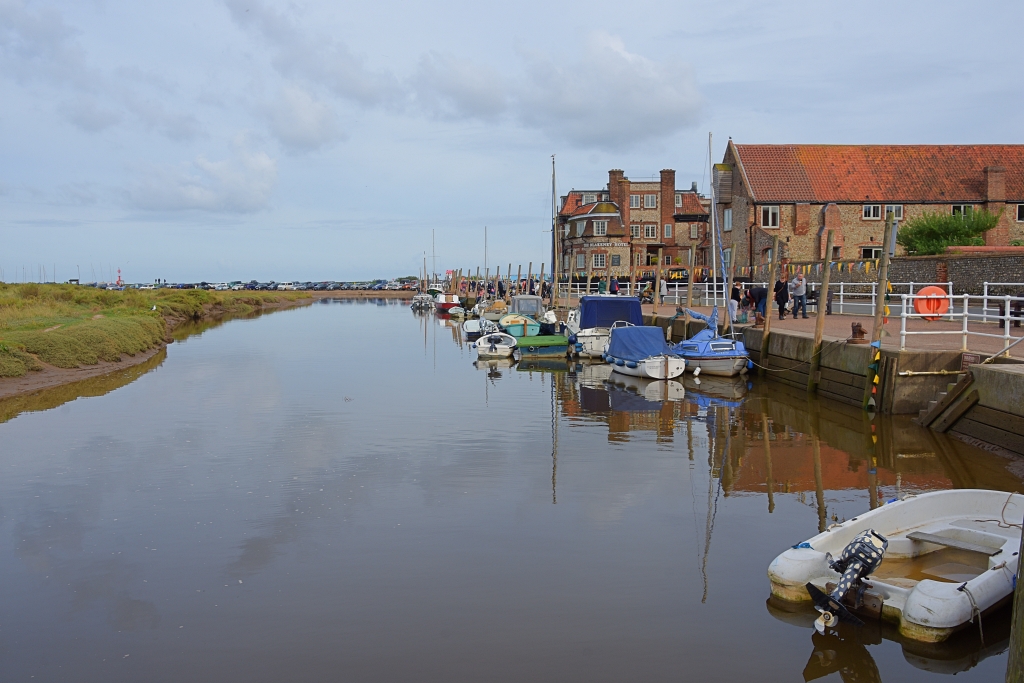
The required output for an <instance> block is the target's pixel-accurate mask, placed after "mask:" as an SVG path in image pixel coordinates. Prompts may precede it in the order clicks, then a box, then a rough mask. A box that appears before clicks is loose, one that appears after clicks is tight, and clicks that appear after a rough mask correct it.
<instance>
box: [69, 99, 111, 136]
mask: <svg viewBox="0 0 1024 683" xmlns="http://www.w3.org/2000/svg"><path fill="white" fill-rule="evenodd" d="M57 109H58V111H59V112H60V113H61V115H63V116H64V118H66V119H67V120H68V121H70V122H71V123H73V124H74V125H76V126H77V127H78V128H80V129H81V130H83V131H85V132H87V133H98V132H100V131H103V130H106V129H107V128H110V127H111V126H113V125H114V124H116V123H120V121H121V114H120V113H118V112H116V111H113V110H111V109H107V108H106V107H103V106H100V105H99V104H97V103H96V101H95V100H94V99H92V98H90V97H78V98H75V99H73V100H69V101H67V102H64V103H63V104H61V105H59V106H58V108H57Z"/></svg>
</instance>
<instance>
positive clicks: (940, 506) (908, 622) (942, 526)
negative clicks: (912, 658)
mask: <svg viewBox="0 0 1024 683" xmlns="http://www.w3.org/2000/svg"><path fill="white" fill-rule="evenodd" d="M1022 516H1024V496H1022V495H1020V494H1007V493H1006V492H1003V491H983V490H977V489H958V490H952V491H934V492H931V493H925V494H921V495H918V496H908V497H906V498H904V499H903V500H901V501H894V502H891V503H889V504H887V505H883V506H881V507H879V508H876V509H874V510H871V511H869V512H866V513H864V514H861V515H858V516H857V517H854V518H852V519H850V520H848V521H846V522H844V523H842V524H836V525H833V526H832V527H830V528H829V530H828V531H825V532H823V533H821V534H818V535H817V536H814V537H813V538H810V539H808V540H807V541H806V542H804V543H801V544H799V545H798V546H795V547H793V548H790V549H789V550H786V551H785V552H783V553H782V554H781V555H779V556H778V557H776V558H775V559H774V560H773V561H772V563H771V564H770V565H769V567H768V578H769V580H770V581H771V591H772V595H774V596H775V597H777V598H780V599H782V600H787V601H790V602H810V601H811V597H810V595H809V594H808V592H807V589H806V585H807V584H808V583H811V584H813V585H814V586H816V587H817V588H819V589H820V590H822V591H825V592H827V591H828V584H829V582H833V583H834V582H835V581H837V580H838V574H836V573H835V572H834V571H832V570H831V569H829V566H828V560H827V557H826V553H831V554H832V556H833V557H838V556H839V555H840V554H841V553H842V551H843V548H845V547H846V545H847V544H848V543H849V542H850V541H852V540H853V538H854V537H855V536H856V535H857V534H859V533H861V532H862V531H864V530H866V529H874V530H875V531H876V532H878V533H879V534H881V535H883V536H885V537H887V538H888V549H887V550H886V553H885V556H884V558H883V560H882V564H881V565H880V566H879V567H878V569H876V570H875V573H874V574H872V575H871V576H869V577H868V578H867V579H865V582H866V583H867V584H868V590H869V591H870V592H871V593H872V594H874V595H875V596H877V597H878V599H879V600H880V601H881V618H882V619H885V620H887V621H891V622H893V623H896V624H898V626H899V631H900V634H901V635H902V636H904V637H906V638H909V639H912V640H917V641H921V642H930V643H937V642H942V641H944V640H946V639H947V638H949V636H950V635H952V634H953V633H954V632H956V631H958V630H960V629H961V628H964V627H965V626H967V625H968V624H969V623H971V621H972V617H973V616H974V614H975V613H976V612H975V606H976V607H977V610H978V611H980V612H982V613H984V612H985V611H986V610H990V609H993V608H995V607H997V606H998V605H999V604H1000V603H1002V602H1004V601H1006V600H1007V599H1009V597H1010V596H1011V595H1012V593H1013V588H1014V587H1013V577H1014V576H1015V574H1016V572H1017V562H1018V557H1017V556H1016V555H1014V553H1015V552H1017V550H1018V549H1019V547H1020V533H1021V532H1020V530H1019V529H1018V528H1016V527H1013V526H1009V527H1006V526H1005V525H1001V523H1000V521H999V520H1001V519H1005V520H1008V521H1009V520H1016V519H1020V518H1021V517H1022ZM914 532H917V533H921V534H924V535H925V536H926V537H929V538H937V537H938V538H945V539H950V540H952V541H956V542H960V543H964V542H967V543H968V544H970V545H973V546H976V547H980V548H987V549H988V551H991V552H992V553H993V554H991V555H989V556H987V557H985V555H986V554H987V552H988V551H986V552H983V553H979V554H978V555H979V558H982V559H980V560H979V562H984V563H987V569H982V568H980V567H979V568H978V569H977V570H976V572H977V573H976V575H975V576H974V577H973V578H971V577H970V574H950V573H948V571H947V573H946V574H943V571H946V570H944V569H943V567H946V568H948V567H950V564H951V563H947V564H945V565H937V566H935V567H931V566H930V565H929V569H928V571H929V572H932V573H930V574H925V575H926V576H934V577H935V578H934V579H932V578H919V577H920V575H921V574H922V573H924V572H923V571H922V570H920V569H917V570H915V569H911V568H910V567H911V566H912V565H917V566H919V565H920V564H921V563H922V562H924V560H920V559H917V558H925V557H927V556H928V555H929V554H930V553H933V552H937V551H943V550H945V549H944V548H943V545H944V544H948V543H944V544H936V543H931V542H928V541H925V540H916V539H911V538H909V535H910V534H914ZM953 547H954V548H955V546H953ZM956 552H964V551H962V550H957V551H956ZM938 561H939V560H938V559H937V560H933V563H936V562H938ZM953 566H962V565H955V564H954V565H953ZM968 569H971V568H970V567H968ZM956 571H963V570H962V569H958V570H956ZM964 579H966V581H965V580H964ZM961 586H966V588H967V590H968V591H970V596H971V597H968V595H967V593H966V592H964V591H961V590H959V588H960V587H961ZM972 599H973V601H974V602H973V604H972ZM876 616H877V615H876Z"/></svg>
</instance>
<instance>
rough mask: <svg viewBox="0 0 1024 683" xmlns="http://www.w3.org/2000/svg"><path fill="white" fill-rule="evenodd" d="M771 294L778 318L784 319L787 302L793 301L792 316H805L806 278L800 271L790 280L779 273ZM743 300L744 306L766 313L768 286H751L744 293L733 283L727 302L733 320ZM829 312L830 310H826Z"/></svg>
mask: <svg viewBox="0 0 1024 683" xmlns="http://www.w3.org/2000/svg"><path fill="white" fill-rule="evenodd" d="M772 296H773V298H774V299H775V303H776V304H777V305H778V307H779V320H785V319H786V312H787V311H788V310H789V302H790V300H792V302H793V317H794V318H795V317H797V315H800V316H801V317H803V318H807V317H808V316H807V278H805V277H804V276H803V274H802V273H797V275H796V277H794V278H793V280H792V281H790V279H789V276H788V275H787V274H786V273H785V272H783V273H782V274H781V275H779V279H778V280H776V281H775V286H774V287H773V288H772ZM744 302H745V304H744V305H745V308H750V309H752V310H754V311H757V312H758V313H760V314H761V315H762V316H764V315H767V314H768V312H767V308H768V288H767V287H751V288H750V289H748V290H747V291H746V294H745V295H744V294H743V293H742V292H741V291H740V285H739V284H738V283H737V284H734V285H733V289H732V299H731V300H730V302H729V313H730V315H731V316H732V319H733V321H734V322H735V320H736V309H737V308H738V307H739V306H740V304H741V303H744ZM828 312H829V313H831V311H828Z"/></svg>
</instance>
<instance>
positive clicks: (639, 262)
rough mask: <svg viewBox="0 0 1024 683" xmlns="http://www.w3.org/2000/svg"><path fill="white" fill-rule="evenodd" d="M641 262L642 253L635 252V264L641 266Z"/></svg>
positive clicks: (642, 261)
mask: <svg viewBox="0 0 1024 683" xmlns="http://www.w3.org/2000/svg"><path fill="white" fill-rule="evenodd" d="M643 264H644V255H643V254H637V255H636V265H638V266H642V265H643Z"/></svg>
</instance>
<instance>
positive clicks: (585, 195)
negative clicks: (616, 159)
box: [558, 169, 710, 279]
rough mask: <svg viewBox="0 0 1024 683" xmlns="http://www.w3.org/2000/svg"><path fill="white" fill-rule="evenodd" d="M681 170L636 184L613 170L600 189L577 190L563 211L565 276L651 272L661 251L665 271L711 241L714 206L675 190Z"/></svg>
mask: <svg viewBox="0 0 1024 683" xmlns="http://www.w3.org/2000/svg"><path fill="white" fill-rule="evenodd" d="M675 185H676V172H675V171H673V170H671V169H665V170H663V171H662V172H661V178H660V180H658V181H649V182H648V181H639V182H635V181H631V180H630V179H629V178H627V177H626V176H625V175H624V174H623V172H622V171H621V170H618V169H613V170H611V171H608V185H607V186H606V187H605V188H603V189H600V190H572V191H571V192H569V194H567V195H565V196H563V197H562V200H561V208H560V209H559V212H558V225H559V232H558V237H559V246H560V253H561V255H562V259H561V264H560V266H561V269H560V272H561V274H562V275H563V276H564V275H569V274H577V273H585V272H588V271H591V272H593V274H594V276H595V277H604V276H610V275H614V276H616V277H619V278H620V279H621V278H626V279H628V278H629V277H630V268H631V267H632V268H633V270H635V271H636V272H637V275H638V276H641V275H643V274H651V273H653V271H654V269H655V268H656V267H657V266H656V262H657V257H658V250H659V249H661V250H662V258H663V259H664V263H663V264H662V265H663V268H670V267H675V266H679V267H685V265H686V264H688V263H690V255H691V254H694V253H697V254H698V263H701V261H700V258H699V252H698V251H697V250H698V249H699V248H700V244H701V242H702V241H703V240H705V239H706V237H707V229H706V226H707V221H708V215H709V214H708V211H709V209H710V205H709V203H708V200H707V199H706V198H705V197H703V196H701V195H699V194H698V193H697V187H696V183H694V185H693V187H692V188H691V189H690V190H689V191H679V190H676V186H675Z"/></svg>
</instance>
